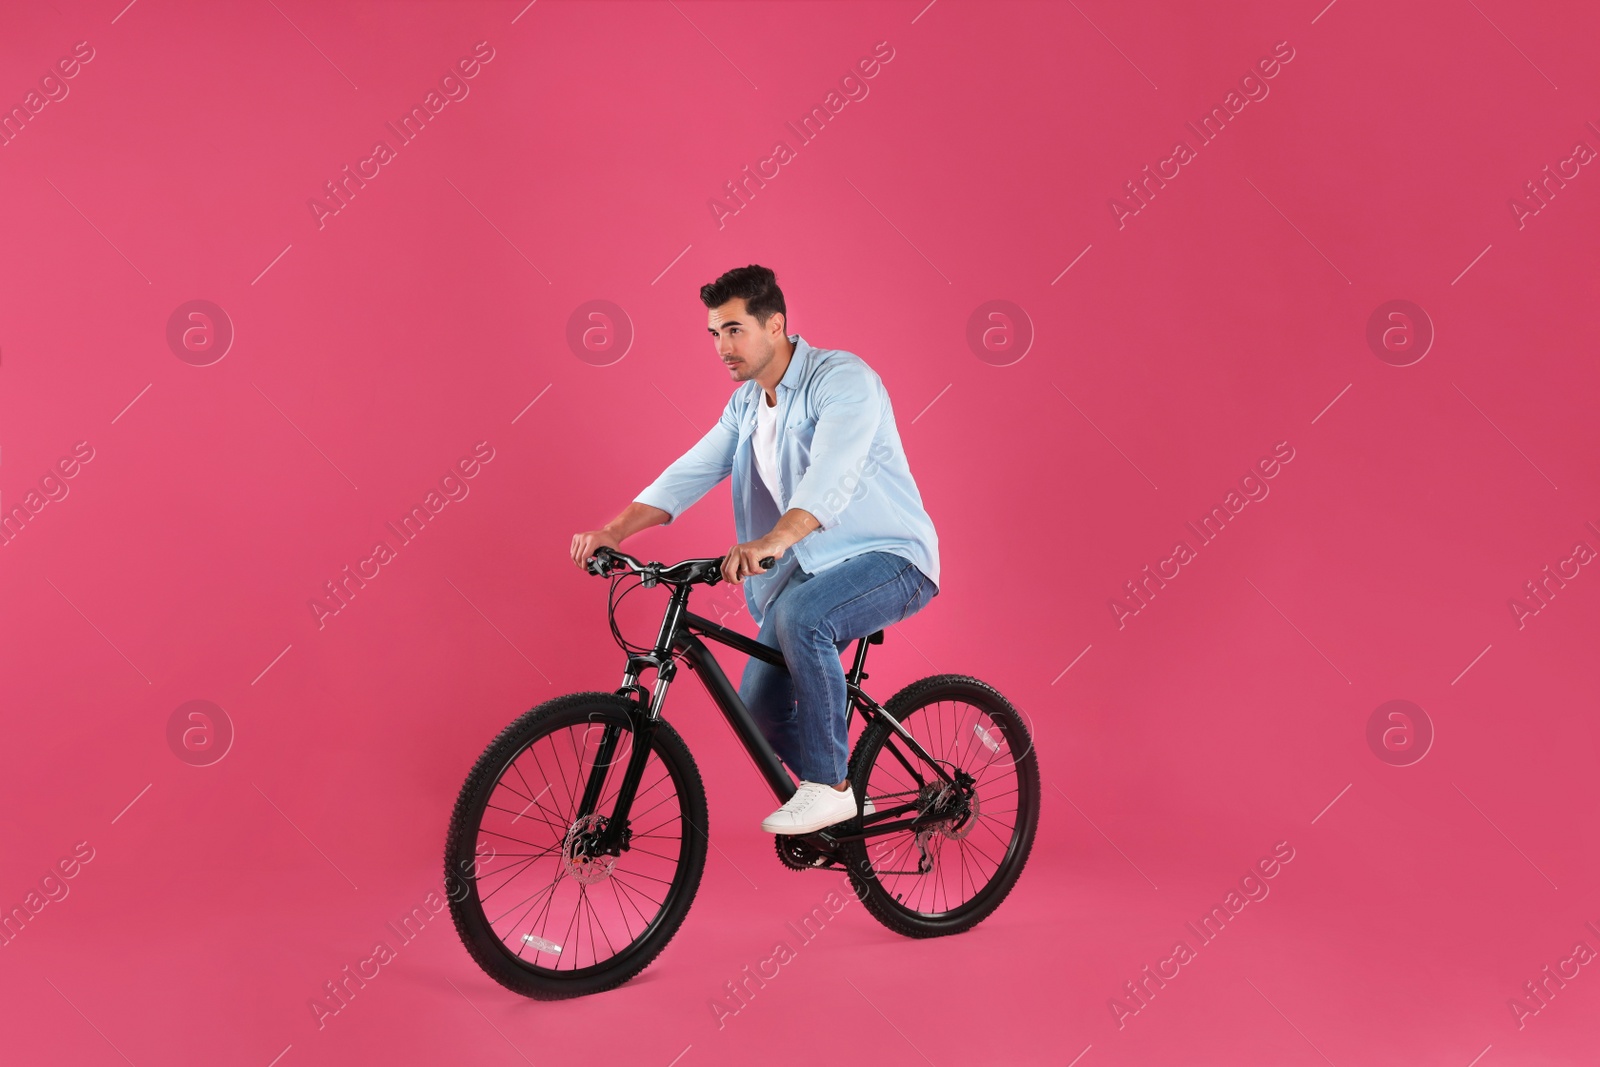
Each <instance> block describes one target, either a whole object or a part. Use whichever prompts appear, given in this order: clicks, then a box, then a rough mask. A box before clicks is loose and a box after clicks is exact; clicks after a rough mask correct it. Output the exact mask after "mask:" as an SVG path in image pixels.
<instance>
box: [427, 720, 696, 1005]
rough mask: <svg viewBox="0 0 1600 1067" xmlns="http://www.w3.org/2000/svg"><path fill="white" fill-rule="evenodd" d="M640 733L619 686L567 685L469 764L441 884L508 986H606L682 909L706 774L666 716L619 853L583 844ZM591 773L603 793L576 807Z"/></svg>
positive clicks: (672, 929)
mask: <svg viewBox="0 0 1600 1067" xmlns="http://www.w3.org/2000/svg"><path fill="white" fill-rule="evenodd" d="M608 735H609V736H611V737H612V751H611V754H610V757H609V758H605V759H602V752H603V751H604V749H603V745H604V742H605V740H606V738H607V736H608ZM636 738H637V735H636V734H635V733H634V730H633V719H632V717H631V714H630V712H629V704H628V702H627V701H626V700H624V699H623V698H621V697H619V696H616V695H615V694H611V693H574V694H572V695H570V696H564V697H558V698H557V699H555V700H552V701H549V702H547V703H545V704H541V705H540V706H539V707H537V708H534V709H533V710H532V711H529V712H527V713H526V714H524V715H522V716H521V717H520V718H518V719H517V720H516V721H515V722H513V723H512V724H511V725H510V726H507V727H506V728H505V729H504V730H503V731H501V733H500V736H499V737H497V738H495V740H494V741H493V742H492V743H491V744H490V745H489V747H488V748H487V749H486V750H485V751H484V753H483V755H482V756H480V757H479V758H478V762H477V764H476V765H475V766H474V767H473V768H472V772H471V773H470V774H469V775H468V776H467V780H466V783H465V785H463V786H462V789H461V794H460V796H459V797H458V798H457V800H456V806H455V811H454V813H453V815H452V817H451V820H450V832H449V835H448V837H447V839H446V843H445V886H446V890H447V896H448V897H449V900H450V912H451V915H452V917H453V918H454V920H455V925H456V931H457V932H458V933H459V934H460V935H461V940H462V942H463V943H464V944H465V945H466V947H467V951H468V952H470V953H471V954H472V957H473V959H475V960H476V961H477V962H478V964H479V966H481V967H482V968H483V969H484V971H486V972H487V973H488V974H489V976H490V977H491V978H493V979H494V980H495V981H497V982H499V983H500V984H501V985H503V986H505V987H506V988H507V989H510V990H512V991H514V992H517V993H520V994H522V995H524V996H528V997H535V998H538V999H560V998H563V997H574V996H581V995H583V994H586V993H597V992H600V991H601V990H605V989H610V988H613V987H614V986H617V985H620V984H622V983H623V982H625V981H627V980H628V979H629V978H631V977H633V976H634V975H635V974H637V973H639V971H641V970H643V969H644V968H645V966H647V965H648V964H649V963H650V961H651V960H652V959H654V958H655V957H656V955H657V954H658V953H660V952H661V950H662V949H663V948H665V947H666V944H667V942H668V941H670V940H671V939H672V936H673V934H675V933H676V932H677V930H678V927H679V926H680V925H682V923H683V920H684V917H685V916H686V915H687V914H688V911H689V905H690V903H691V902H693V900H694V895H695V892H696V891H697V890H698V889H699V886H700V875H701V872H702V871H703V870H704V868H705V859H706V838H705V829H706V796H705V787H704V785H703V784H702V783H701V780H700V772H699V770H698V769H697V768H696V767H695V763H694V759H693V757H692V756H690V754H689V750H688V748H687V747H686V746H685V745H684V743H683V739H682V738H680V737H679V736H678V733H677V731H676V730H674V729H673V728H672V727H671V726H670V725H668V724H667V723H666V722H657V723H656V726H655V731H654V737H653V740H652V743H651V750H650V752H649V754H648V756H647V761H646V763H645V767H644V774H643V776H642V777H641V778H640V781H639V788H638V792H637V793H636V795H635V797H634V801H633V804H632V808H631V810H630V813H629V820H628V822H629V827H628V828H629V830H630V831H631V836H630V837H629V838H628V847H626V848H624V849H623V850H622V852H621V855H619V856H608V855H595V854H592V853H591V852H590V851H589V850H588V849H587V848H586V844H587V843H588V842H589V841H591V840H592V839H593V837H594V835H596V834H597V833H598V832H599V831H600V830H601V829H603V828H604V827H605V826H606V824H607V822H608V821H609V820H610V818H611V817H612V815H613V814H614V813H615V806H616V798H617V790H618V788H619V786H620V784H621V781H622V778H623V774H624V772H625V771H626V770H627V767H628V761H629V759H630V757H631V756H632V753H633V749H634V742H635V740H636ZM595 773H599V774H601V775H602V779H601V781H602V784H601V787H600V791H599V794H598V795H599V798H600V799H599V803H598V804H597V805H596V807H595V809H594V812H593V813H592V814H590V815H587V816H585V817H583V818H581V819H580V818H578V817H577V809H578V807H579V804H580V802H581V800H582V798H583V795H584V790H585V787H586V786H587V785H588V783H589V781H590V777H591V774H595Z"/></svg>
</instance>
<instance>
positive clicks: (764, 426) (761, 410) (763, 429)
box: [750, 389, 784, 512]
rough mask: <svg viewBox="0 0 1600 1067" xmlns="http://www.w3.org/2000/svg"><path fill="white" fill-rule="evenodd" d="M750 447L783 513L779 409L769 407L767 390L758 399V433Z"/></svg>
mask: <svg viewBox="0 0 1600 1067" xmlns="http://www.w3.org/2000/svg"><path fill="white" fill-rule="evenodd" d="M750 445H751V447H752V448H753V449H754V450H755V460H756V470H757V472H759V473H760V475H761V480H762V481H763V482H765V483H766V485H767V491H768V492H770V493H771V494H772V499H773V502H774V503H776V504H777V505H778V510H779V511H780V512H781V511H783V506H784V500H783V493H782V492H781V490H780V487H779V485H778V408H777V406H776V405H773V406H771V407H768V406H767V391H766V390H765V389H763V390H761V392H760V395H759V396H757V398H756V432H755V433H754V434H752V435H751V438H750Z"/></svg>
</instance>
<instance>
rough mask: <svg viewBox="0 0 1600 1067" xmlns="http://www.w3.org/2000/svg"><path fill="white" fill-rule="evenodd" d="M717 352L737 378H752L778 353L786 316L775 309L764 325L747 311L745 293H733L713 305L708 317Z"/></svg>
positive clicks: (741, 380) (739, 379) (764, 368)
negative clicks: (721, 302)
mask: <svg viewBox="0 0 1600 1067" xmlns="http://www.w3.org/2000/svg"><path fill="white" fill-rule="evenodd" d="M707 327H708V328H709V329H710V331H711V337H712V340H713V342H715V344H716V346H717V355H718V356H719V357H720V358H721V359H722V362H723V365H724V366H726V367H727V368H728V375H729V376H730V377H731V378H732V379H733V380H734V381H736V382H743V381H749V380H750V379H751V378H755V377H757V376H759V375H760V374H761V372H762V371H764V370H766V369H767V364H769V363H771V362H772V360H773V357H774V356H775V355H777V338H778V337H780V336H782V333H783V317H782V314H781V313H777V312H775V313H774V314H773V315H772V317H771V318H769V319H767V324H766V326H762V325H761V324H760V323H759V322H757V321H756V320H755V318H754V317H753V316H751V315H748V314H746V313H745V309H744V297H742V296H739V297H734V298H733V299H732V300H730V301H728V302H727V303H726V304H723V305H721V306H720V307H714V308H712V309H711V313H710V316H709V318H708V320H707Z"/></svg>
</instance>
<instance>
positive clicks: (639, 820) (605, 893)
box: [445, 546, 1039, 999]
mask: <svg viewBox="0 0 1600 1067" xmlns="http://www.w3.org/2000/svg"><path fill="white" fill-rule="evenodd" d="M772 562H773V561H772V558H771V557H767V558H766V559H764V560H762V561H761V565H762V566H763V568H770V567H771V565H772ZM587 568H588V570H589V572H590V573H591V574H594V575H597V576H600V577H609V578H611V580H612V582H611V596H610V599H609V601H608V611H607V614H608V616H609V618H610V623H611V633H612V636H613V637H615V638H616V640H617V643H618V645H619V646H620V647H621V648H622V649H623V650H624V651H625V652H627V653H628V661H627V667H626V669H625V670H624V672H623V678H622V686H621V687H620V688H619V689H617V690H616V692H614V693H603V692H590V693H573V694H571V695H569V696H563V697H557V698H556V699H554V700H550V701H547V702H546V703H544V704H541V705H539V706H538V707H536V708H534V709H533V710H531V711H529V712H527V713H526V714H524V715H522V716H521V717H519V718H518V719H517V720H516V721H515V722H513V723H511V725H509V726H507V727H506V728H505V729H504V730H502V731H501V732H500V735H499V736H498V737H496V738H495V739H494V741H493V742H492V743H491V744H490V745H489V747H488V748H487V749H486V750H485V751H484V753H483V755H482V756H480V757H479V758H478V762H477V763H476V764H475V765H474V766H473V768H472V772H471V773H470V774H469V775H467V780H466V784H465V785H463V786H462V788H461V795H460V797H459V798H458V799H457V801H456V806H455V811H454V813H453V815H452V817H451V820H450V832H449V836H448V839H447V841H446V843H445V884H446V890H447V894H446V895H447V896H448V898H449V901H450V913H451V915H452V916H453V917H454V919H455V925H456V930H457V931H458V932H459V933H460V935H461V939H462V941H463V942H464V943H465V944H466V946H467V950H468V951H469V952H470V953H471V954H472V957H473V959H475V960H477V961H478V963H479V965H480V966H482V967H483V969H484V970H485V971H487V972H488V973H489V975H490V977H492V978H494V979H495V981H497V982H499V983H500V984H501V985H503V986H505V987H506V988H508V989H511V990H513V991H515V992H517V993H521V994H523V995H524V996H529V997H537V998H540V999H557V998H563V997H573V996H580V995H583V994H586V993H597V992H600V991H601V990H605V989H610V988H613V987H615V986H618V985H620V984H622V983H623V982H625V981H627V980H628V979H629V978H632V977H633V976H634V975H635V974H638V973H639V972H640V971H641V970H643V969H644V968H645V966H646V965H648V964H649V962H650V961H651V960H652V959H654V958H655V956H656V955H657V954H658V953H659V952H660V951H661V950H662V949H663V948H665V947H666V944H667V942H668V941H670V940H671V939H672V936H673V934H674V933H676V932H677V930H678V927H679V926H680V925H681V924H682V923H683V920H684V917H685V915H687V914H688V911H689V905H690V903H691V902H692V901H693V900H694V895H695V892H696V891H697V890H698V888H699V885H700V875H701V871H702V870H703V869H704V867H705V861H706V845H707V837H706V831H707V820H706V794H705V788H704V786H703V785H702V783H701V780H700V772H699V770H698V768H696V766H695V762H694V759H693V757H692V756H690V754H689V749H688V748H687V747H686V746H685V745H684V743H683V739H682V738H681V737H680V736H679V735H678V732H677V731H676V730H674V729H673V728H672V726H671V725H670V724H669V723H668V722H667V721H666V720H665V719H663V718H662V716H661V712H662V709H663V707H664V705H665V703H666V699H667V690H668V687H669V686H670V685H671V683H672V680H673V677H674V675H675V674H676V673H677V665H678V662H679V661H680V660H681V661H682V662H684V663H686V664H687V665H688V666H689V668H690V669H691V670H693V671H694V672H695V673H696V674H698V675H699V676H700V680H701V682H703V683H704V684H705V687H706V689H707V691H708V692H709V693H710V695H711V698H712V700H713V701H714V702H715V703H716V705H717V707H718V708H720V709H721V710H722V714H723V715H724V716H725V717H726V718H727V720H728V724H729V725H730V726H731V727H732V728H733V731H734V733H735V735H737V737H738V738H739V740H740V741H741V742H742V743H743V744H744V747H745V748H746V749H747V750H748V751H749V753H750V757H751V759H752V760H753V761H754V763H755V766H756V768H757V769H758V770H759V771H760V772H761V774H762V776H763V777H765V778H766V780H767V784H768V785H770V786H771V787H772V792H773V795H774V796H775V797H776V798H777V800H778V801H779V803H782V802H785V801H787V800H788V799H789V797H790V796H792V795H793V794H794V792H795V789H796V785H795V782H794V780H793V779H792V778H791V777H790V776H789V773H788V771H787V770H785V769H784V766H783V764H782V762H781V761H780V760H779V759H778V756H777V755H776V754H775V753H774V752H773V750H772V747H771V745H769V744H768V743H767V740H766V738H765V737H763V736H762V734H761V731H760V729H759V728H758V727H757V726H756V724H755V722H754V720H753V719H752V718H751V717H750V712H749V711H748V709H747V708H746V707H745V705H744V702H743V701H742V700H740V698H739V694H738V692H737V691H736V690H735V689H734V687H733V685H732V684H730V683H729V681H728V677H727V675H725V674H724V673H723V672H722V668H721V667H720V666H719V665H718V663H717V661H716V659H715V657H713V656H712V655H711V652H710V651H709V650H708V649H707V647H706V645H705V644H704V643H703V642H702V641H701V638H710V639H711V640H714V641H718V642H721V643H722V644H725V645H727V646H729V647H731V648H733V649H736V650H737V651H739V652H743V653H745V654H746V655H750V656H758V657H760V658H761V659H763V660H766V661H767V662H769V663H772V664H775V665H777V666H780V667H783V666H785V664H784V661H783V656H782V655H781V654H780V653H779V652H778V651H777V650H775V649H772V648H768V647H767V646H766V645H763V644H760V643H759V642H757V641H754V640H752V639H751V638H749V637H746V636H745V635H743V634H741V633H738V632H737V631H734V630H730V629H728V628H726V627H723V626H720V625H718V624H717V623H714V622H712V621H711V620H709V619H705V618H701V617H700V616H698V615H695V614H694V613H692V612H690V611H689V610H688V604H689V591H690V589H691V588H692V587H694V586H696V585H715V584H716V583H717V582H719V581H721V580H722V559H721V558H718V559H690V560H684V561H683V562H681V563H675V564H672V565H670V566H665V565H663V564H660V563H643V562H640V561H639V560H637V559H635V558H634V557H632V556H630V555H628V554H626V553H624V552H618V551H615V550H612V549H610V548H607V547H604V546H602V547H601V548H600V549H598V550H597V551H596V552H595V554H594V555H593V556H591V557H590V558H589V559H588V560H587ZM629 576H634V577H637V578H638V581H637V582H635V583H633V584H632V585H629V586H627V587H626V588H625V589H623V591H622V595H626V593H627V592H629V591H631V590H632V589H635V588H639V587H640V586H643V587H646V588H649V587H654V586H656V585H658V584H659V585H662V586H666V587H668V588H670V589H671V597H670V599H669V601H668V603H667V608H666V612H665V615H664V617H663V619H662V622H661V630H660V633H659V635H658V636H657V638H656V643H655V646H654V647H653V648H643V647H640V646H635V645H632V644H630V643H629V642H628V641H626V640H625V639H624V638H623V636H622V634H621V632H620V631H619V629H618V627H617V621H616V608H617V604H618V602H619V600H620V599H621V596H619V594H618V588H619V584H620V583H621V582H622V580H623V579H625V578H628V577H629ZM882 641H883V631H881V630H880V631H878V632H877V633H874V634H871V635H870V636H868V637H864V638H861V639H860V640H859V641H858V642H857V644H856V648H855V653H854V655H855V661H854V664H853V666H852V667H851V668H850V670H849V672H848V674H847V675H846V683H847V688H848V692H849V698H850V714H851V715H852V716H853V715H854V713H855V712H856V711H859V712H860V713H861V716H862V722H863V728H862V731H861V733H860V736H859V737H858V739H857V740H856V743H855V746H854V749H853V751H852V753H851V757H850V771H849V776H850V782H851V785H852V787H853V789H854V791H855V795H856V796H857V797H858V798H860V799H859V800H858V803H859V804H860V805H861V807H862V811H861V812H860V813H859V814H858V815H857V816H856V817H855V818H852V819H850V820H847V821H846V822H842V823H837V824H835V825H833V826H829V827H826V828H824V829H822V830H819V831H817V832H815V833H811V834H804V835H792V836H791V835H775V836H776V839H777V850H778V858H779V859H780V860H782V861H783V862H784V863H785V864H786V865H788V866H789V867H792V868H795V869H797V870H816V869H830V868H832V869H838V868H844V869H845V870H846V871H847V872H848V875H849V879H850V881H851V884H852V886H853V888H854V891H855V893H856V895H857V897H858V898H859V899H860V900H861V901H862V903H864V904H865V905H866V907H867V910H868V911H870V912H871V913H872V915H873V916H875V917H876V918H877V919H878V920H879V921H881V922H882V923H883V924H884V925H885V926H887V927H889V929H891V930H894V931H896V932H897V933H901V934H905V935H906V936H909V937H937V936H941V935H945V934H957V933H961V932H962V931H965V930H969V929H971V928H972V927H973V926H975V925H977V924H978V923H979V922H981V921H982V920H983V919H984V918H986V917H987V916H988V915H989V914H990V913H992V912H993V911H994V910H995V908H997V907H999V905H1000V902H1001V901H1002V900H1004V899H1005V897H1006V895H1007V894H1008V893H1009V892H1010V891H1011V888H1012V886H1014V885H1015V884H1016V881H1017V878H1018V877H1019V876H1020V875H1021V873H1022V868H1023V865H1024V864H1025V863H1026V862H1027V860H1028V853H1029V851H1030V850H1031V849H1032V847H1033V837H1034V830H1035V828H1036V826H1037V824H1038V818H1039V768H1038V762H1037V759H1036V758H1035V754H1034V750H1033V742H1032V739H1031V737H1030V736H1029V732H1028V729H1027V726H1026V724H1025V723H1024V721H1023V718H1022V716H1021V714H1020V713H1019V712H1018V711H1017V709H1016V708H1014V707H1013V706H1012V705H1011V703H1010V701H1008V700H1006V698H1005V697H1003V696H1001V695H1000V694H999V693H998V692H997V691H995V690H994V689H993V688H991V687H990V686H988V685H986V684H985V683H983V682H980V681H978V680H977V679H976V678H968V677H964V676H962V675H956V674H941V675H935V676H933V677H929V678H923V679H922V680H920V681H917V682H913V683H912V684H910V685H908V686H906V687H905V688H904V689H902V690H901V691H900V692H899V693H896V694H895V696H894V697H893V698H892V699H890V701H889V702H888V703H887V704H884V705H879V704H878V703H877V702H876V701H874V700H873V699H872V698H871V697H869V696H868V695H867V694H866V693H865V692H864V691H862V689H861V683H862V682H863V681H865V680H866V678H867V674H866V662H867V647H868V646H869V645H873V644H881V643H882ZM647 670H654V671H655V685H654V688H653V690H650V689H646V688H645V687H644V686H643V685H641V684H640V682H639V679H640V676H641V675H642V674H643V673H644V672H645V671H647ZM869 844H870V846H871V849H870V855H869V848H868V846H869Z"/></svg>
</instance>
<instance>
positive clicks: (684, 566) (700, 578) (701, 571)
mask: <svg viewBox="0 0 1600 1067" xmlns="http://www.w3.org/2000/svg"><path fill="white" fill-rule="evenodd" d="M727 558H728V557H726V556H717V557H716V558H714V559H686V560H681V561H680V562H677V563H673V564H670V565H669V564H662V563H654V562H653V563H645V562H643V561H642V560H639V559H637V558H635V557H633V556H630V555H628V554H627V553H626V552H622V551H619V550H618V549H614V548H612V547H610V546H609V545H601V546H600V547H599V548H597V549H595V550H594V555H592V556H590V557H589V558H588V559H586V560H585V561H584V567H585V569H587V570H588V572H589V573H590V574H593V575H595V576H596V577H599V578H609V577H611V575H613V574H615V573H617V572H618V571H627V572H628V573H630V574H642V575H644V578H645V584H646V585H653V584H655V583H656V582H671V583H675V584H683V585H716V584H717V583H718V582H720V581H722V564H723V561H724V560H726V559H727ZM776 562H777V560H776V558H775V557H773V556H763V557H762V558H761V569H762V570H764V571H765V570H771V569H772V565H773V564H774V563H776Z"/></svg>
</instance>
